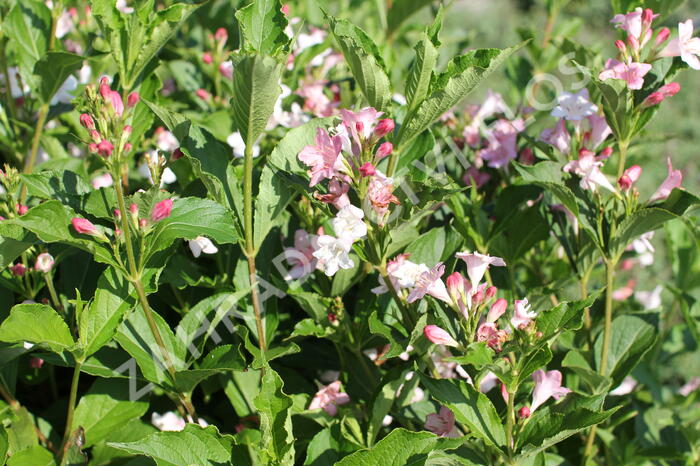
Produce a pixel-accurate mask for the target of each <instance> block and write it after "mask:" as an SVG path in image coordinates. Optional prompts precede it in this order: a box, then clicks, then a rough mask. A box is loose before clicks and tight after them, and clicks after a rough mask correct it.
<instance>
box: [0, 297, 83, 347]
mask: <svg viewBox="0 0 700 466" xmlns="http://www.w3.org/2000/svg"><path fill="white" fill-rule="evenodd" d="M0 341H5V342H8V343H21V342H25V341H26V342H29V343H34V344H37V345H42V346H46V347H48V348H49V349H51V351H54V352H56V353H61V352H62V351H64V350H70V349H72V348H73V347H74V346H75V341H74V340H73V337H72V336H71V333H70V329H69V328H68V325H67V324H66V322H65V321H64V320H63V318H62V317H61V316H60V315H58V313H57V312H56V311H54V310H53V308H52V307H49V306H46V305H44V304H17V305H16V306H14V307H13V308H12V310H11V311H10V315H9V316H8V317H7V318H6V319H5V320H4V321H3V322H2V325H0Z"/></svg>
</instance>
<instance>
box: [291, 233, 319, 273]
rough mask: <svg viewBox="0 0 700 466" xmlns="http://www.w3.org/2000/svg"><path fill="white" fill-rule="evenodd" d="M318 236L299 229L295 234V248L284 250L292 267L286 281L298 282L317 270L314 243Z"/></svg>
mask: <svg viewBox="0 0 700 466" xmlns="http://www.w3.org/2000/svg"><path fill="white" fill-rule="evenodd" d="M315 240H316V235H312V234H309V233H307V232H306V231H304V230H302V229H299V230H297V231H296V232H294V247H293V248H284V255H285V258H286V259H287V262H288V263H289V264H290V265H291V266H292V268H291V270H289V271H288V272H287V274H286V275H285V277H284V278H285V280H296V279H299V278H302V277H305V276H307V275H309V274H310V273H311V272H313V271H314V269H315V268H316V258H315V257H314V242H315Z"/></svg>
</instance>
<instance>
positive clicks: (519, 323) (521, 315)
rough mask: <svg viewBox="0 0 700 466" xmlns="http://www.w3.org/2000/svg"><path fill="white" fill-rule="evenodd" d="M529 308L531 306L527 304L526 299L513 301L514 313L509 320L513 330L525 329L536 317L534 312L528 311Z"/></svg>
mask: <svg viewBox="0 0 700 466" xmlns="http://www.w3.org/2000/svg"><path fill="white" fill-rule="evenodd" d="M531 308H532V306H531V305H530V304H529V303H528V302H527V298H524V299H519V300H516V301H515V313H514V314H513V317H511V319H510V323H511V325H512V326H513V328H522V327H526V326H527V325H528V324H529V323H530V322H531V321H532V319H534V318H535V317H536V316H537V313H536V312H534V311H532V312H531V311H530V309H531Z"/></svg>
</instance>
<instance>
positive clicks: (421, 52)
mask: <svg viewBox="0 0 700 466" xmlns="http://www.w3.org/2000/svg"><path fill="white" fill-rule="evenodd" d="M402 3H403V4H406V3H407V2H405V1H404V2H402ZM397 6H398V4H396V5H394V6H392V9H391V10H394V8H395V7H397ZM391 10H390V11H391ZM441 25H442V9H440V13H438V15H437V17H436V18H435V23H434V24H433V26H432V28H428V29H427V30H426V31H425V32H424V33H423V35H422V36H421V40H420V42H418V43H417V44H416V46H415V51H416V59H415V61H414V62H413V65H412V66H411V71H410V72H409V74H408V78H407V79H406V88H405V91H404V93H405V94H406V101H407V102H408V110H409V111H411V110H413V109H414V108H416V106H417V105H418V104H420V103H421V102H423V100H424V99H425V97H426V96H427V95H428V90H429V89H430V82H431V81H432V77H433V71H434V70H435V66H436V65H437V60H438V50H439V49H440V45H441V43H440V39H439V38H438V33H439V31H440V27H441Z"/></svg>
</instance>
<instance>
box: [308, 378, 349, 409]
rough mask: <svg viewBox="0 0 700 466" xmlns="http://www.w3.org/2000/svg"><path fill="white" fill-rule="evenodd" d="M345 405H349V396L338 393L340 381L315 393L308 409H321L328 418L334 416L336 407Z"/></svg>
mask: <svg viewBox="0 0 700 466" xmlns="http://www.w3.org/2000/svg"><path fill="white" fill-rule="evenodd" d="M347 403H350V396H349V395H348V394H347V393H345V392H341V391H340V381H339V380H336V381H335V382H333V383H330V384H328V385H326V386H325V387H322V388H321V389H320V390H319V391H318V392H316V394H315V395H314V398H313V400H311V404H310V405H309V409H310V410H313V409H323V410H324V411H325V412H326V413H328V415H329V416H335V415H336V413H337V412H338V406H340V405H344V404H347Z"/></svg>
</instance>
